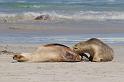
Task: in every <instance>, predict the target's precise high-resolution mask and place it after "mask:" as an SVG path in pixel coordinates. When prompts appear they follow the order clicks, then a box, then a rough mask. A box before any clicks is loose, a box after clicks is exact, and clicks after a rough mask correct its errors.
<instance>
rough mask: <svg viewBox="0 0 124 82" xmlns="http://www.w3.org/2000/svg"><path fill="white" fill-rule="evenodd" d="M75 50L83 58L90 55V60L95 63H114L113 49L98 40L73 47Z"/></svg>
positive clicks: (83, 42) (91, 40)
mask: <svg viewBox="0 0 124 82" xmlns="http://www.w3.org/2000/svg"><path fill="white" fill-rule="evenodd" d="M73 50H74V51H75V52H76V53H77V54H80V55H81V56H82V57H83V56H86V54H85V53H88V54H89V55H90V57H89V60H90V61H93V62H107V61H112V60H113V55H114V51H113V49H112V48H111V47H110V46H108V45H107V44H105V43H104V42H102V41H101V40H99V39H97V38H91V39H89V40H87V41H82V42H79V43H77V44H75V45H74V46H73Z"/></svg>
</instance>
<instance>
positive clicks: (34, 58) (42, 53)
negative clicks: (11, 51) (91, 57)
mask: <svg viewBox="0 0 124 82" xmlns="http://www.w3.org/2000/svg"><path fill="white" fill-rule="evenodd" d="M13 59H14V60H16V61H18V62H76V61H81V56H80V55H78V54H76V53H75V52H74V51H73V50H72V49H71V48H69V47H68V46H65V45H62V44H56V43H55V44H46V45H42V46H40V47H38V48H37V50H36V51H34V52H33V53H22V54H18V55H14V57H13Z"/></svg>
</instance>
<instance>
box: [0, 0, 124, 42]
mask: <svg viewBox="0 0 124 82" xmlns="http://www.w3.org/2000/svg"><path fill="white" fill-rule="evenodd" d="M40 15H48V16H49V18H50V19H49V20H47V21H42V20H39V21H36V20H34V19H35V18H36V17H37V16H40ZM89 21H90V22H91V21H92V24H88V23H89ZM84 22H86V23H85V25H84V24H83V23H84ZM6 23H9V24H26V25H28V24H33V25H34V26H35V25H36V26H37V25H39V26H41V27H42V25H43V24H44V23H45V25H46V27H49V28H50V26H51V25H53V24H54V26H55V27H56V28H57V27H59V28H60V26H59V25H58V24H59V23H61V29H62V28H72V27H73V26H74V25H75V24H77V25H78V24H80V25H79V26H78V27H73V28H72V29H74V28H82V29H85V28H87V27H91V25H93V27H92V28H95V27H98V26H97V24H98V25H102V26H100V27H98V28H99V29H103V31H102V33H99V32H97V31H95V32H94V33H90V32H89V33H82V34H81V33H80V34H76V35H74V34H73V35H72V33H70V34H68V36H67V35H66V34H65V35H64V34H62V36H57V35H53V36H52V34H51V38H50V37H49V36H47V38H44V37H46V36H44V37H43V36H41V37H40V36H37V37H38V38H36V36H35V37H34V36H30V35H27V36H25V37H24V35H23V34H22V35H21V34H20V35H19V36H18V34H17V35H16V34H15V35H14V37H12V36H9V35H10V34H8V35H4V36H6V37H7V38H4V37H3V35H2V36H0V42H7V43H9V42H18V43H26V42H27V43H52V42H51V41H53V42H59V43H68V44H69V43H75V42H78V41H81V40H86V39H88V38H91V37H97V38H100V39H102V40H104V41H106V42H108V43H118V44H120V43H121V44H123V43H124V33H123V29H124V0H0V24H6ZM102 23H103V24H102ZM47 24H48V26H47ZM62 24H63V25H62ZM70 24H71V25H70ZM113 24H114V26H117V27H114V29H117V28H119V29H120V31H117V32H116V30H115V31H114V32H113V33H112V32H110V33H109V32H107V34H106V30H105V32H104V28H107V26H108V27H109V28H110V29H108V30H111V29H113ZM89 25H90V26H89ZM62 26H63V27H62ZM20 27H21V26H20ZM89 29H90V28H89ZM91 31H92V30H91ZM33 33H34V32H32V35H33ZM27 34H28V33H27ZM42 34H43V33H42ZM59 37H60V38H59ZM20 39H23V41H21V40H20ZM53 39H54V40H53ZM65 39H66V40H65Z"/></svg>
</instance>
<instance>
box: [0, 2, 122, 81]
mask: <svg viewBox="0 0 124 82" xmlns="http://www.w3.org/2000/svg"><path fill="white" fill-rule="evenodd" d="M90 38H98V39H100V40H102V41H103V42H105V43H106V44H108V45H110V47H112V48H113V50H114V52H115V54H114V59H113V61H110V62H40V63H29V62H16V61H14V60H13V55H15V54H18V53H23V52H26V53H29V52H30V53H31V52H33V51H35V50H36V48H37V47H38V46H40V45H43V44H48V43H59V44H63V45H67V46H69V47H72V45H74V44H76V43H78V42H80V41H85V40H88V39H90ZM123 54H124V0H0V82H124V55H123Z"/></svg>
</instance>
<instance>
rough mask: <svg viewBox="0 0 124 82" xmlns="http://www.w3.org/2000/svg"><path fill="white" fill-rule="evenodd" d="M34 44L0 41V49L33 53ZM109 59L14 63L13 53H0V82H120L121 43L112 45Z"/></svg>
mask: <svg viewBox="0 0 124 82" xmlns="http://www.w3.org/2000/svg"><path fill="white" fill-rule="evenodd" d="M37 46H39V45H35V44H1V45H0V51H3V50H7V51H10V52H14V53H15V52H16V53H20V52H33V51H34V50H35V49H36V47H37ZM111 47H112V48H113V49H114V51H115V56H114V60H113V61H111V62H101V63H96V62H44V63H26V62H25V63H19V62H15V63H14V62H13V59H12V56H13V54H9V53H1V54H0V62H1V63H0V82H22V81H23V82H93V81H94V82H110V81H112V82H123V81H124V78H123V76H124V55H123V49H124V46H111Z"/></svg>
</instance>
